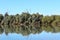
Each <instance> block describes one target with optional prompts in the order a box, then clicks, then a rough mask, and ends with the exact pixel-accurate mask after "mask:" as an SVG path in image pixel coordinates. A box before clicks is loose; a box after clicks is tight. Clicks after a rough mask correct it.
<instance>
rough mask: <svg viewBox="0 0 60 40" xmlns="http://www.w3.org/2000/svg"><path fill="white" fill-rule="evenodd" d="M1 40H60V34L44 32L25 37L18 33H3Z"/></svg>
mask: <svg viewBox="0 0 60 40" xmlns="http://www.w3.org/2000/svg"><path fill="white" fill-rule="evenodd" d="M0 40H60V33H59V32H58V33H51V32H46V31H42V32H41V33H39V34H37V33H36V34H29V35H26V36H23V35H22V34H17V33H8V35H6V34H5V33H4V32H3V33H2V34H0Z"/></svg>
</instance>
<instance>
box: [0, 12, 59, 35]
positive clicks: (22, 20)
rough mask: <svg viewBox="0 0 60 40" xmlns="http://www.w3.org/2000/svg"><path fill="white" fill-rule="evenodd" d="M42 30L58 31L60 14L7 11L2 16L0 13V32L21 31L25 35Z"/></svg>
mask: <svg viewBox="0 0 60 40" xmlns="http://www.w3.org/2000/svg"><path fill="white" fill-rule="evenodd" d="M43 30H45V31H47V32H57V31H58V32H59V31H60V15H51V16H43V15H40V14H39V13H35V14H30V13H29V12H22V14H20V15H19V14H16V15H9V14H8V12H6V14H5V15H4V16H3V15H2V14H0V33H3V31H5V33H6V34H8V33H9V32H10V33H12V32H16V33H22V34H23V35H27V34H30V33H34V34H35V33H40V32H42V31H43Z"/></svg>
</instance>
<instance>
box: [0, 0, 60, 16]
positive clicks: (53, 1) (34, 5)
mask: <svg viewBox="0 0 60 40" xmlns="http://www.w3.org/2000/svg"><path fill="white" fill-rule="evenodd" d="M25 11H29V12H30V13H33V12H34V13H36V12H39V13H40V14H43V15H60V0H0V13H1V14H5V12H8V13H9V14H16V13H19V14H20V13H21V12H25Z"/></svg>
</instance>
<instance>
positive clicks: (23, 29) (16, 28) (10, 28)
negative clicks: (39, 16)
mask: <svg viewBox="0 0 60 40" xmlns="http://www.w3.org/2000/svg"><path fill="white" fill-rule="evenodd" d="M42 31H47V32H52V33H56V32H60V27H57V26H51V25H48V26H37V27H36V26H25V25H22V26H20V25H4V26H2V25H1V26H0V34H2V33H3V32H5V34H6V35H8V33H17V34H22V35H29V34H31V33H33V34H36V33H40V32H42Z"/></svg>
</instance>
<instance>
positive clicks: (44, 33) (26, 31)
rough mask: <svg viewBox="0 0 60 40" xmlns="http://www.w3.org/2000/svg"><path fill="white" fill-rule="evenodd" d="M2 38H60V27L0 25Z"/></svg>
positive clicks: (48, 39)
mask: <svg viewBox="0 0 60 40" xmlns="http://www.w3.org/2000/svg"><path fill="white" fill-rule="evenodd" d="M0 40H60V27H57V26H46V27H45V26H40V27H28V26H15V25H14V26H11V25H10V26H9V25H5V26H0Z"/></svg>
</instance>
